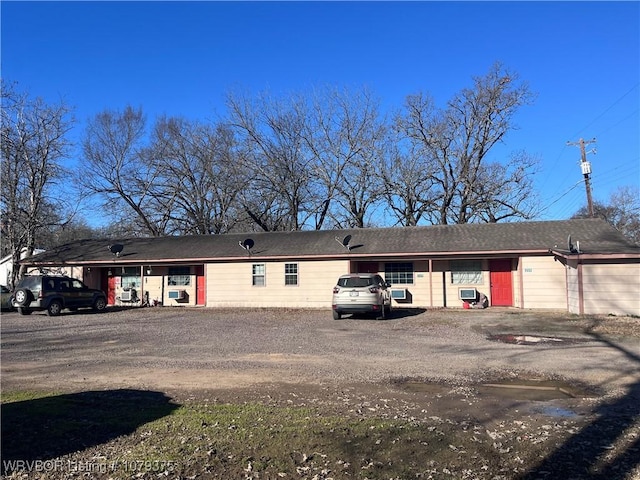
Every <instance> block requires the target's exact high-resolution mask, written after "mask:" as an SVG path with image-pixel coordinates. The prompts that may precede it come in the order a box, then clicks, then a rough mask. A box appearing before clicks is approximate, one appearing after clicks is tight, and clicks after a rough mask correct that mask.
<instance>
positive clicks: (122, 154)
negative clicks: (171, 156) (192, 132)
mask: <svg viewBox="0 0 640 480" xmlns="http://www.w3.org/2000/svg"><path fill="white" fill-rule="evenodd" d="M145 127H146V120H145V117H144V115H143V113H142V109H137V110H136V109H134V108H132V107H131V106H127V107H126V108H125V109H124V110H123V111H121V112H119V111H112V110H105V111H104V112H102V113H99V114H97V115H96V116H95V117H94V118H93V119H92V120H90V121H89V123H88V126H87V129H86V132H85V137H84V141H83V151H84V157H85V160H86V165H87V166H88V167H89V169H90V171H91V173H92V174H91V175H86V176H83V177H82V182H83V184H84V185H85V186H86V187H87V189H88V190H89V191H90V192H91V193H93V194H96V195H98V196H99V197H100V198H102V199H103V206H104V208H105V211H106V212H110V214H111V216H112V217H113V218H115V219H117V221H118V222H120V223H121V224H123V225H126V226H128V231H129V232H130V234H141V235H151V236H161V235H163V234H165V233H166V230H167V225H168V223H169V220H170V218H169V212H170V211H171V209H170V208H169V209H168V210H158V209H155V208H151V202H152V200H153V196H152V189H153V187H154V185H155V182H156V179H157V177H158V176H159V175H160V174H161V173H162V172H161V171H158V170H157V169H154V168H149V162H148V161H147V158H146V157H147V156H148V155H150V152H149V150H148V147H147V146H146V145H145V144H144V136H145V133H146V132H145Z"/></svg>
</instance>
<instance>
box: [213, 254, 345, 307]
mask: <svg viewBox="0 0 640 480" xmlns="http://www.w3.org/2000/svg"><path fill="white" fill-rule="evenodd" d="M254 263H264V264H265V267H266V268H265V285H264V286H254V285H252V265H253V264H254ZM285 263H297V264H298V285H285ZM346 273H349V261H348V260H325V261H299V262H296V261H293V260H291V261H287V262H262V261H254V262H246V263H232V264H224V263H214V264H208V265H206V282H207V289H206V290H207V302H206V306H207V307H292V308H331V295H332V290H333V287H334V286H335V284H336V280H337V279H338V277H339V276H340V275H344V274H346Z"/></svg>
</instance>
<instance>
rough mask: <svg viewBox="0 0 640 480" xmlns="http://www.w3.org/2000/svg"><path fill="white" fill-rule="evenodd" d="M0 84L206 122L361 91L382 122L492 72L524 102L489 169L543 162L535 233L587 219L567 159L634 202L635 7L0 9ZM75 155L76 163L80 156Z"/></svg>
mask: <svg viewBox="0 0 640 480" xmlns="http://www.w3.org/2000/svg"><path fill="white" fill-rule="evenodd" d="M0 8H1V15H2V16H1V21H2V33H1V40H2V44H1V47H2V59H1V68H2V77H3V78H4V79H5V80H8V81H16V82H18V84H19V86H20V87H21V88H23V89H26V90H28V91H29V92H30V93H31V94H32V95H34V96H36V95H37V96H42V97H44V98H45V99H46V100H48V101H52V102H54V101H57V100H60V99H61V98H63V99H64V100H65V101H66V102H67V103H68V104H70V105H72V106H74V107H75V109H76V110H75V115H76V117H77V119H78V125H77V127H76V129H75V130H74V138H76V139H79V138H80V136H81V134H82V130H83V124H84V122H85V121H86V120H87V119H88V118H89V117H91V116H93V115H95V114H96V113H98V112H100V111H102V110H104V109H106V108H111V109H121V108H123V107H124V106H125V105H127V104H131V105H134V106H140V107H142V108H143V109H144V111H145V113H146V114H147V116H148V118H149V120H150V121H152V120H153V119H154V118H155V117H156V116H157V115H161V114H167V115H180V116H185V117H188V118H193V119H200V120H205V119H216V118H218V116H219V115H224V113H225V108H224V96H225V93H226V92H227V91H228V90H230V89H233V88H236V87H240V88H243V89H248V90H250V91H252V92H256V93H257V92H259V91H262V90H265V89H269V90H271V91H272V92H273V93H275V94H280V93H281V94H287V93H290V92H293V91H305V90H309V89H310V88H311V87H313V86H315V85H321V84H332V85H338V86H349V87H360V86H367V87H369V88H370V89H371V90H372V91H373V92H375V93H376V94H377V95H378V96H379V97H380V98H381V99H382V104H383V106H384V107H385V108H386V109H388V110H389V111H390V110H391V109H395V108H398V107H400V106H401V105H402V103H403V100H404V98H405V97H406V96H407V95H409V94H412V93H417V92H418V91H425V92H429V93H430V94H432V95H433V96H434V97H435V99H436V101H437V102H438V104H439V105H440V106H443V107H444V106H445V103H446V101H447V100H448V99H449V98H450V97H451V96H452V95H453V94H455V93H456V92H458V91H460V90H461V89H462V88H465V87H468V86H471V85H472V80H471V78H472V76H478V75H483V74H485V73H486V72H487V71H488V69H489V67H490V66H491V65H492V64H493V63H494V62H496V61H499V62H502V63H503V64H504V65H505V66H506V67H508V68H509V69H511V70H514V71H516V72H517V73H518V74H519V75H520V78H521V79H522V80H525V81H526V82H528V84H529V86H530V88H531V89H532V90H533V91H534V92H536V93H537V99H536V101H535V103H534V104H533V105H531V106H528V107H524V108H522V110H521V111H520V112H519V114H518V115H517V117H516V119H515V123H516V124H517V125H518V127H519V129H518V130H517V131H515V132H512V133H511V134H509V135H508V136H507V137H506V138H505V145H504V146H502V147H501V148H500V149H498V150H497V151H496V152H495V156H494V158H492V160H494V159H496V160H497V159H499V158H500V156H501V155H506V154H508V153H509V152H511V151H516V150H526V151H527V152H528V153H531V154H533V155H537V156H539V157H540V159H541V162H542V163H541V171H540V173H538V174H537V175H536V186H537V189H538V190H539V192H540V195H541V197H542V198H543V200H544V201H545V204H546V205H547V207H548V208H546V210H545V211H544V213H543V214H542V215H541V217H540V218H541V219H544V220H549V219H562V218H568V217H569V216H570V215H571V214H573V213H574V212H575V211H576V210H577V209H578V208H580V207H581V206H583V205H584V204H585V203H586V195H585V189H584V185H583V184H581V183H578V182H579V181H580V180H581V179H582V175H581V171H580V166H579V160H580V151H579V149H578V148H577V147H572V146H567V145H566V142H567V141H577V140H578V139H579V138H580V137H583V138H585V139H591V138H593V137H596V139H597V143H596V144H594V145H590V146H589V148H592V147H596V148H597V154H596V155H589V158H588V159H589V161H591V163H592V170H593V175H592V184H593V195H594V198H595V199H596V200H603V201H606V200H608V198H609V195H610V193H611V192H612V191H613V190H615V189H616V188H617V187H619V186H623V185H635V186H640V133H639V132H640V116H639V107H640V3H639V2H635V1H634V2H578V1H573V2H479V1H478V2H475V1H474V2H444V1H443V2H204V1H202V2H124V1H123V2H14V1H6V0H4V1H2V3H1V7H0ZM78 155H79V149H78Z"/></svg>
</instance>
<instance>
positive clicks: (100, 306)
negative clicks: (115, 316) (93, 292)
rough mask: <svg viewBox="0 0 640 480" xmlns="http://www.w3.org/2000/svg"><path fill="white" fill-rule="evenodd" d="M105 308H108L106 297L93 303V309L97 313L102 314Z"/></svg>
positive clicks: (99, 298)
mask: <svg viewBox="0 0 640 480" xmlns="http://www.w3.org/2000/svg"><path fill="white" fill-rule="evenodd" d="M105 308H107V299H106V298H104V297H98V298H96V301H95V302H93V309H94V310H95V311H96V312H102V311H103V310H104V309H105Z"/></svg>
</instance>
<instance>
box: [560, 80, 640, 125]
mask: <svg viewBox="0 0 640 480" xmlns="http://www.w3.org/2000/svg"><path fill="white" fill-rule="evenodd" d="M638 85H640V82H638V83H636V84H635V85H634V86H633V87H631V88H630V89H629V90H628V91H627V93H625V94H623V95H622V96H621V97H620V98H618V99H617V100H616V101H614V102H613V103H612V104H611V105H609V106H608V107H607V108H606V109H605V110H604V111H603V112H602V113H601V114H600V115H598V116H597V117H596V118H594V119H593V120H591V122H590V123H589V124H588V125H586V126H585V127H582V128H581V129H580V130H579V131H578V132H577V133H575V134H574V135H572V136H573V137H575V136H578V135H580V133H582V132H583V131H585V130H586V129H587V128H589V127H590V126H591V125H593V124H594V123H596V122H597V121H598V120H600V119H601V118H602V117H604V115H605V114H606V113H607V112H608V111H609V110H611V109H612V108H613V107H615V106H616V105H617V104H618V103H620V102H621V101H622V100H623V99H624V97H626V96H627V95H629V94H630V93H631V92H633V91H634V90H635V89H636V88H638ZM634 113H635V112H634ZM610 128H611V127H610Z"/></svg>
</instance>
